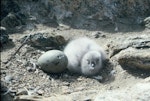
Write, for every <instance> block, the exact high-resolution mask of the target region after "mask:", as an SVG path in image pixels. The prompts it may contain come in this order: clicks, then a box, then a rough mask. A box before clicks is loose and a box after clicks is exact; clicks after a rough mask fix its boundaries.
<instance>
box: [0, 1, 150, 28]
mask: <svg viewBox="0 0 150 101" xmlns="http://www.w3.org/2000/svg"><path fill="white" fill-rule="evenodd" d="M149 4H150V1H149V0H142V1H137V0H132V1H131V0H126V1H124V0H105V1H104V0H98V1H97V0H92V1H91V0H72V1H70V0H57V1H53V0H37V1H35V0H30V1H19V0H16V1H13V0H2V3H1V6H2V18H1V23H2V24H3V25H4V26H5V27H13V26H15V27H16V26H18V25H22V24H23V23H25V22H32V23H33V24H34V23H51V22H55V23H56V22H57V24H60V23H61V22H62V21H64V23H67V24H69V25H73V26H75V27H78V26H80V27H82V26H87V28H89V26H90V27H93V25H94V26H96V25H95V24H94V23H97V21H96V22H94V23H93V22H92V21H91V22H90V23H89V21H88V19H92V20H99V21H106V19H107V22H108V21H109V22H110V21H111V22H113V23H114V24H115V26H118V25H117V23H118V24H119V23H122V22H123V23H124V24H126V21H123V20H121V21H120V19H118V18H124V17H127V18H128V19H129V20H131V21H129V24H130V25H134V24H139V23H140V22H142V21H143V20H142V19H144V18H145V17H147V16H149V14H150V12H149V9H150V6H149ZM10 12H12V13H11V16H10ZM20 18H21V19H20ZM32 18H35V20H34V21H33V20H32V21H31V19H32ZM68 19H69V20H68ZM70 22H71V24H70ZM109 22H108V23H107V25H109V24H110V23H109ZM102 23H103V22H102ZM118 27H119V26H118ZM83 28H84V27H83ZM116 28H117V27H116Z"/></svg>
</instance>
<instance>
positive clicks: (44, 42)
mask: <svg viewBox="0 0 150 101" xmlns="http://www.w3.org/2000/svg"><path fill="white" fill-rule="evenodd" d="M24 41H26V44H28V45H31V46H32V47H36V48H38V49H41V50H44V51H48V50H51V49H62V47H63V46H64V45H65V44H66V40H65V38H64V37H63V36H61V35H52V34H51V35H49V33H46V32H45V33H40V32H38V33H35V34H33V35H28V36H24V37H23V38H22V39H21V43H23V42H24Z"/></svg>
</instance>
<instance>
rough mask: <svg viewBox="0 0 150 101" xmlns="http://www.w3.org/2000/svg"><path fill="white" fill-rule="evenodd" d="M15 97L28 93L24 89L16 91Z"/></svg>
mask: <svg viewBox="0 0 150 101" xmlns="http://www.w3.org/2000/svg"><path fill="white" fill-rule="evenodd" d="M16 95H28V92H27V90H25V89H18V91H17V93H16Z"/></svg>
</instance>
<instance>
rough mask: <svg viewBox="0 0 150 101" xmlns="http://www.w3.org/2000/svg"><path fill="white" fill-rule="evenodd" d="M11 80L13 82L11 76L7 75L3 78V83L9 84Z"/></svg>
mask: <svg viewBox="0 0 150 101" xmlns="http://www.w3.org/2000/svg"><path fill="white" fill-rule="evenodd" d="M12 80H13V76H12V75H7V76H6V77H5V82H6V83H11V81H12Z"/></svg>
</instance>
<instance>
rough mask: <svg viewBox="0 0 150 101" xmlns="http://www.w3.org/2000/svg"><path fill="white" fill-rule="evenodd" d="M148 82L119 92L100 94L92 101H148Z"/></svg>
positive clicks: (149, 87) (149, 93) (110, 91)
mask: <svg viewBox="0 0 150 101" xmlns="http://www.w3.org/2000/svg"><path fill="white" fill-rule="evenodd" d="M149 85H150V82H146V83H138V84H136V85H134V86H132V87H128V88H125V89H120V90H109V91H106V92H100V93H99V94H98V95H97V97H96V98H95V100H94V101H149V99H150V86H149Z"/></svg>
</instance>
